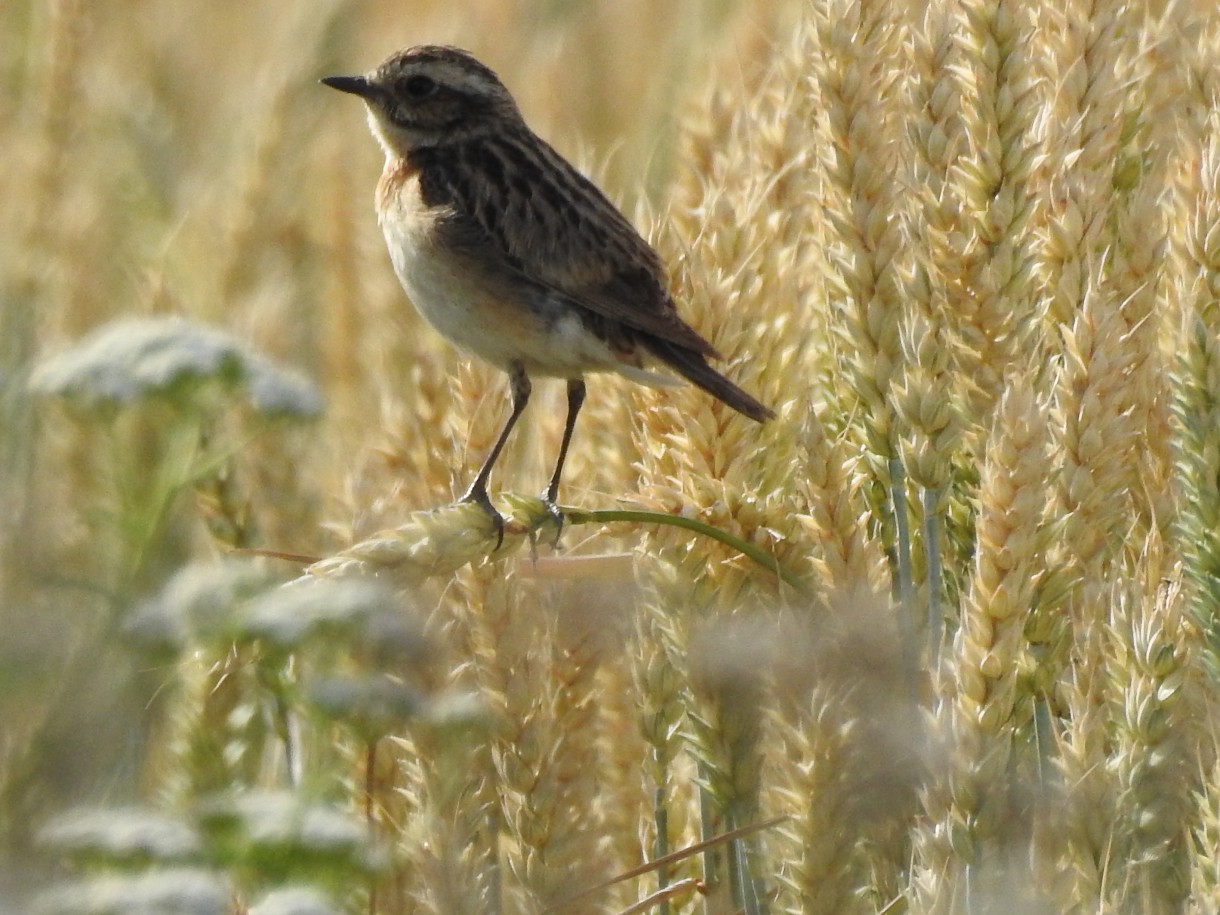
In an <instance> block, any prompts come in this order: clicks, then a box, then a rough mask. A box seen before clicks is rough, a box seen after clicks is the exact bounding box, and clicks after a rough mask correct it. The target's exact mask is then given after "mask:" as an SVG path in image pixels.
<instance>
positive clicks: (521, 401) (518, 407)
mask: <svg viewBox="0 0 1220 915" xmlns="http://www.w3.org/2000/svg"><path fill="white" fill-rule="evenodd" d="M508 382H509V394H510V396H511V397H512V410H511V411H509V414H508V419H507V420H505V421H504V428H503V429H501V430H500V437H499V438H497V439H496V443H495V444H494V445H492V448H491V452H490V453H489V454H488V455H487V457H486V459H484V461H483V466H482V467H480V468H479V472H478V475H476V476H475V478H474V482H473V483H471V484H470V488H469V489H467V490H466V494H465V495H463V496H462V499H461V501H463V502H474V503H475V504H476V505H478V506H480V507H481V508H482V509H483V511H485V512H487V515H488V517H489V518H491V523H492V524H493V525H495V528H496V549H499V548H500V544H501V543H503V542H504V516H503V515H501V514H500V513H499V512H498V511H496V509H495V506H493V505H492V504H491V499H490V498H489V497H488V495H487V483H488V481H489V480H490V479H491V468H492V467H494V466H495V463H496V458H498V457H499V456H500V452H501V451H502V450H503V449H504V443H505V442H506V441H508V434H509V433H510V432H512V431H513V426H515V425H516V424H517V419H518V418H519V417H520V416H521V413H522V411H523V410H524V409H525V405H526V404H527V403H529V399H530V388H531V386H530V380H529V376H528V375H526V374H525V369H524V367H522V366H520V365H514V366H513V367H512V368H511V369H510V370H509V375H508Z"/></svg>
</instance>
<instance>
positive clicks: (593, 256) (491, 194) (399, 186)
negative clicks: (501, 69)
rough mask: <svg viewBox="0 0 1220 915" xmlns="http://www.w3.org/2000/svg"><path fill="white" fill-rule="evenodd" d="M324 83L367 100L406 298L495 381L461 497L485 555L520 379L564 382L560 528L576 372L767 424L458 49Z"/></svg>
mask: <svg viewBox="0 0 1220 915" xmlns="http://www.w3.org/2000/svg"><path fill="white" fill-rule="evenodd" d="M321 82H322V83H323V84H324V85H326V86H329V87H331V88H332V89H337V90H339V91H341V92H346V93H350V94H352V95H355V96H358V97H359V98H361V99H363V101H364V103H365V106H366V108H367V115H368V121H369V126H370V129H371V130H372V133H373V135H374V137H375V138H376V139H377V141H378V142H379V143H380V145H381V147H382V150H383V151H384V153H385V166H384V169H383V170H382V173H381V177H380V180H379V181H378V182H377V189H376V194H375V203H376V210H377V218H378V222H379V223H380V226H381V229H382V232H383V234H384V235H385V240H386V246H387V248H388V249H389V254H390V260H391V261H392V263H393V267H394V272H395V273H396V275H397V277H398V280H399V282H400V283H401V284H402V287H403V289H404V291H405V292H406V294H407V297H408V298H409V299H410V301H411V303H412V304H413V305H414V306H415V308H416V309H417V310H418V311H419V312H420V314H421V315H422V316H423V317H424V318H425V319H426V320H427V321H428V323H430V324H431V325H432V326H433V327H434V328H435V329H436V330H437V331H438V332H439V333H440V334H441V335H442V336H443V337H445V338H447V339H448V340H449V341H450V342H451V343H453V344H454V345H456V346H457V347H458V348H459V349H460V350H463V351H466V352H468V353H471V354H473V355H475V356H477V357H479V358H481V359H483V360H484V361H486V362H488V363H490V364H491V365H493V366H495V367H497V368H499V369H501V370H503V371H505V372H506V373H507V374H508V378H509V395H510V409H509V413H508V417H507V419H506V420H505V421H504V424H503V427H502V428H501V431H500V433H499V435H498V437H497V438H496V441H495V444H494V445H493V446H492V448H491V450H490V452H489V453H488V454H487V456H486V458H485V459H484V461H483V463H482V465H481V467H480V468H479V470H478V472H477V474H476V475H475V477H474V479H473V481H472V482H471V483H470V485H469V487H468V488H467V489H466V492H465V493H464V494H463V495H462V497H461V499H460V501H463V502H473V503H476V504H478V505H479V506H480V507H481V508H482V509H483V510H484V511H485V512H486V513H487V515H488V517H489V518H490V519H491V521H492V523H493V524H494V526H495V529H496V532H497V537H498V539H497V543H500V542H502V541H503V536H504V518H503V516H502V515H500V513H499V512H498V511H497V510H496V509H495V507H494V506H493V505H492V503H491V499H490V497H489V495H488V484H489V482H490V477H491V472H492V468H493V467H494V465H495V463H496V459H497V458H498V457H499V456H500V452H501V451H502V450H503V448H504V443H505V442H506V441H507V440H508V438H509V434H510V433H511V432H512V429H513V426H514V425H515V424H516V422H517V420H518V419H519V418H520V416H521V414H522V412H523V411H524V410H525V407H526V404H527V402H528V401H529V397H530V392H531V390H532V384H531V380H530V379H531V377H543V378H560V379H564V380H566V382H567V419H566V422H565V424H564V430H563V437H562V439H561V442H560V446H559V455H558V458H557V460H556V462H555V469H554V472H553V473H552V475H551V479H550V483H549V484H548V485H547V488H546V490H545V492H543V494H542V496H541V498H542V502H543V504H544V505H545V506H546V510H547V512H548V513H549V514H550V515H551V516H552V517H553V518H554V519H555V521H556V522H557V524H558V525H559V527H560V528H562V524H563V516H562V512H561V511H560V509H559V507H558V504H557V500H558V498H559V482H560V477H561V475H562V473H563V465H564V461H565V460H566V458H567V454H568V448H569V446H570V445H571V441H572V433H573V430H574V429H575V426H576V417H577V415H578V414H579V413H580V409H581V406H582V405H583V403H584V400H585V380H584V376H585V375H586V374H589V373H598V372H616V373H618V374H620V375H623V376H626V377H627V378H629V379H632V380H635V381H638V382H641V383H643V384H647V385H652V386H666V385H672V384H676V383H678V382H677V381H676V379H674V378H673V376H672V374H669V373H667V372H666V371H665V370H666V369H669V370H672V371H674V372H676V373H677V374H678V375H681V376H682V377H684V378H685V379H687V380H688V381H690V382H692V383H694V384H695V385H697V386H698V387H700V388H702V389H703V390H704V391H706V392H707V393H709V394H711V395H712V396H713V397H715V398H717V399H718V400H720V401H723V402H724V403H725V404H727V405H728V406H729V407H731V408H732V409H734V410H736V411H737V412H739V413H741V414H744V415H745V416H747V417H749V418H750V419H752V420H755V421H758V422H763V421H765V420H767V419H770V418H772V417H773V416H774V415H775V414H774V412H773V411H772V410H771V409H770V408H769V407H767V406H764V405H763V404H762V403H760V402H759V401H758V400H757V399H755V398H754V397H753V396H751V395H750V394H748V393H746V392H745V391H744V390H742V389H741V388H740V387H738V386H737V385H736V384H734V383H733V382H732V381H730V380H729V379H728V378H726V377H725V376H724V375H722V374H720V373H719V372H717V371H716V370H715V369H714V368H712V367H711V365H709V363H708V360H709V359H717V358H720V357H719V355H718V354H717V352H716V350H715V349H714V348H713V347H712V345H711V344H710V343H708V341H707V340H705V339H704V338H703V337H701V336H700V335H699V334H698V333H697V332H696V331H695V330H694V328H692V327H691V326H690V325H688V324H687V323H686V322H685V321H683V320H682V318H681V317H679V315H678V310H677V306H676V305H675V303H674V300H673V298H672V297H671V295H670V293H669V291H668V276H667V273H666V270H665V267H664V265H663V263H662V261H661V258H660V256H659V255H658V254H657V252H656V251H655V250H654V249H653V248H652V246H651V245H649V243H648V242H647V241H645V240H644V238H643V237H642V236H641V235H640V233H639V232H637V231H636V229H635V228H634V227H633V226H632V224H631V223H630V222H629V221H628V220H627V218H626V217H625V216H624V215H623V214H622V213H621V212H620V211H619V210H618V209H617V208H616V207H615V206H614V204H612V203H611V202H610V200H609V199H608V198H607V197H606V196H605V194H603V193H602V191H601V190H599V189H598V187H597V186H596V185H595V184H594V183H593V182H592V181H590V180H589V179H588V178H587V177H585V176H584V175H583V174H581V172H580V171H578V170H577V169H576V168H575V167H573V166H572V165H571V164H570V163H569V162H567V160H565V159H564V158H563V157H562V156H561V155H560V154H559V153H558V152H556V151H555V150H554V149H553V148H552V147H551V146H550V145H549V144H548V143H547V142H546V141H545V140H543V139H542V138H541V137H539V136H538V135H537V134H536V133H534V131H533V130H531V129H530V127H529V126H528V125H527V124H526V121H525V118H524V117H523V115H522V113H521V110H520V108H519V107H518V106H517V103H516V101H515V100H514V99H513V96H512V95H511V94H510V92H509V91H508V89H507V88H506V87H505V85H504V84H503V82H501V80H500V78H499V77H498V76H497V75H496V74H495V72H494V71H492V70H491V69H490V68H489V67H487V66H486V65H484V64H483V63H480V62H479V61H478V60H477V59H476V58H475V57H474V56H473V55H472V54H470V53H469V52H468V51H465V50H462V49H460V48H455V47H450V46H444V45H418V46H414V47H410V48H407V49H405V50H402V51H398V52H396V53H394V54H392V55H390V56H389V57H388V58H387V59H386V60H384V61H383V62H382V63H381V64H380V65H379V66H377V67H376V68H375V69H374V70H371V71H369V72H366V73H364V74H363V75H359V76H328V77H325V78H323V79H322V80H321ZM658 367H659V368H660V371H658Z"/></svg>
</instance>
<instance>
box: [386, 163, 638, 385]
mask: <svg viewBox="0 0 1220 915" xmlns="http://www.w3.org/2000/svg"><path fill="white" fill-rule="evenodd" d="M379 197H380V198H381V199H379V201H378V202H379V207H378V210H379V215H380V221H381V228H382V231H383V232H384V234H385V240H386V246H387V247H388V248H389V253H390V260H391V261H392V262H393V265H394V272H395V274H397V276H398V280H399V282H400V283H402V287H403V289H404V291H405V292H406V293H407V296H408V297H409V298H410V300H411V303H412V304H413V305H414V306H415V308H416V310H418V311H419V313H420V314H421V315H423V317H424V318H425V320H427V321H428V323H429V324H431V325H432V326H433V327H434V328H436V330H437V331H439V332H440V333H441V335H442V336H444V337H445V338H446V339H448V340H449V341H450V342H451V343H453V344H455V345H457V346H458V347H460V348H461V349H464V350H466V351H468V352H470V353H473V354H474V355H476V356H478V357H479V358H481V359H483V360H485V361H487V362H490V363H491V364H492V365H495V366H498V367H500V368H503V369H507V368H509V367H510V366H512V365H514V364H520V365H521V366H523V367H524V368H525V369H526V371H529V372H531V373H533V374H539V375H551V376H558V377H568V378H573V377H578V376H580V375H582V374H583V373H585V372H589V371H599V370H607V369H610V370H614V369H616V368H618V364H617V363H618V359H617V358H615V357H614V355H612V354H611V353H610V351H609V350H608V348H607V347H606V346H605V344H604V343H602V341H600V340H598V339H596V338H595V337H594V336H593V335H592V334H590V333H589V332H588V331H587V330H586V329H585V328H584V327H583V325H582V322H581V321H580V319H579V317H578V316H577V315H574V314H573V315H563V314H559V315H558V316H557V315H556V313H554V311H553V309H554V305H551V304H550V303H546V302H527V301H522V300H521V298H520V296H516V295H514V294H513V292H514V290H513V289H512V288H511V286H510V285H509V284H508V283H507V282H505V281H503V280H502V279H501V278H499V277H497V276H495V275H494V274H491V273H489V272H488V271H486V270H481V269H480V268H479V265H478V264H477V263H472V262H471V260H470V258H468V257H461V256H458V255H456V254H454V253H453V252H447V251H445V250H444V249H443V248H442V247H441V246H439V245H438V244H437V239H436V237H435V233H434V231H433V228H434V226H435V220H436V213H435V212H433V211H430V210H429V209H428V208H427V207H425V205H424V203H423V201H422V200H421V199H420V196H419V189H418V184H417V183H416V182H414V181H410V180H409V181H407V182H405V183H404V184H403V185H401V186H400V187H399V188H398V193H396V194H393V195H389V199H386V198H385V197H381V195H379ZM548 306H549V307H548Z"/></svg>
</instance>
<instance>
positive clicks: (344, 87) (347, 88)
mask: <svg viewBox="0 0 1220 915" xmlns="http://www.w3.org/2000/svg"><path fill="white" fill-rule="evenodd" d="M321 82H322V84H323V85H326V86H330V87H331V88H332V89H338V90H339V91H340V92H350V93H351V94H352V95H358V96H360V97H361V98H365V99H367V98H372V97H373V96H374V95H376V94H377V87H376V86H375V85H373V84H372V83H371V82H369V81H368V80H367V79H365V78H364V77H363V76H327V77H325V78H323V79H322V80H321Z"/></svg>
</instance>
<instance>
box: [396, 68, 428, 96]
mask: <svg viewBox="0 0 1220 915" xmlns="http://www.w3.org/2000/svg"><path fill="white" fill-rule="evenodd" d="M398 91H399V92H401V93H402V94H403V95H405V96H406V97H407V98H409V99H422V98H427V97H428V96H429V95H431V94H432V93H433V92H435V91H436V80H434V79H433V78H432V77H430V76H424V75H423V74H422V73H416V74H415V75H414V76H408V77H405V78H404V79H400V80H399V81H398Z"/></svg>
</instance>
